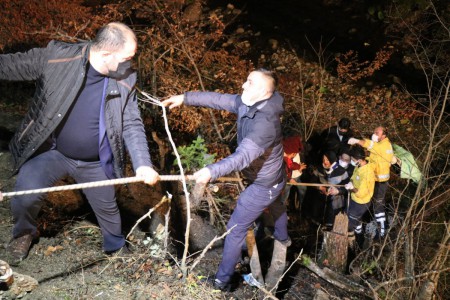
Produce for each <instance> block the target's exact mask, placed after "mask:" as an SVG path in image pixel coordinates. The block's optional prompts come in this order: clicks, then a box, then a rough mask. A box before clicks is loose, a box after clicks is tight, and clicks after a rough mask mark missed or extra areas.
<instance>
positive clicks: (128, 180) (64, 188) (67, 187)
mask: <svg viewBox="0 0 450 300" xmlns="http://www.w3.org/2000/svg"><path fill="white" fill-rule="evenodd" d="M143 180H144V179H143V178H139V177H126V178H118V179H109V180H101V181H93V182H86V183H77V184H69V185H62V186H53V187H48V188H41V189H34V190H26V191H17V192H7V193H2V192H0V201H2V200H3V197H12V196H22V195H30V194H41V193H50V192H60V191H69V190H77V189H87V188H94V187H100V186H110V185H118V184H126V183H133V182H142V181H143ZM159 180H160V181H181V180H182V176H181V175H160V176H159ZM185 180H187V181H193V180H195V179H194V176H193V175H186V176H185ZM217 180H218V181H240V180H241V179H240V178H233V177H220V178H218V179H217ZM288 184H290V185H303V186H336V187H340V186H343V185H336V184H323V183H303V182H300V183H288Z"/></svg>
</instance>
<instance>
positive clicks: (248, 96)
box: [241, 90, 266, 106]
mask: <svg viewBox="0 0 450 300" xmlns="http://www.w3.org/2000/svg"><path fill="white" fill-rule="evenodd" d="M265 93H266V92H265V91H264V90H261V91H254V90H253V91H249V90H244V91H243V92H242V95H241V99H242V102H243V103H244V104H245V105H247V106H252V105H253V104H255V103H256V102H259V101H261V100H263V99H262V98H263V96H264V95H265Z"/></svg>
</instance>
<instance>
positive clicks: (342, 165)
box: [339, 159, 348, 169]
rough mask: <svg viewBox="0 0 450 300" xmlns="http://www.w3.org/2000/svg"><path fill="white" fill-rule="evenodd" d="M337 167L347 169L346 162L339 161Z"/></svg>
mask: <svg viewBox="0 0 450 300" xmlns="http://www.w3.org/2000/svg"><path fill="white" fill-rule="evenodd" d="M339 165H340V166H341V167H343V168H344V169H347V167H348V162H346V161H343V160H341V159H340V160H339Z"/></svg>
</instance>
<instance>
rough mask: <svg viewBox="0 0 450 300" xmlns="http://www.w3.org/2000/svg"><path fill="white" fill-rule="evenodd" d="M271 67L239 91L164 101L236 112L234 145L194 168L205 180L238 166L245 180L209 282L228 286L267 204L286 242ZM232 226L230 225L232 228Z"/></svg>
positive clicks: (279, 102)
mask: <svg viewBox="0 0 450 300" xmlns="http://www.w3.org/2000/svg"><path fill="white" fill-rule="evenodd" d="M275 86H276V84H275V78H274V75H273V73H272V72H270V71H268V70H265V69H258V70H255V71H253V72H251V73H250V74H249V75H248V77H247V80H246V82H245V83H244V84H243V85H242V88H243V93H242V95H238V94H234V95H232V94H221V93H214V92H186V93H184V94H182V95H177V96H172V97H170V98H169V99H167V100H165V101H163V105H165V106H169V108H171V109H172V108H174V107H177V106H179V105H181V104H183V103H184V104H185V105H192V106H204V107H210V108H216V109H224V110H227V111H230V112H233V113H235V114H236V115H237V139H238V140H237V144H238V146H237V148H236V150H235V151H234V153H232V154H231V155H229V156H228V157H225V158H224V159H222V160H220V161H218V162H216V163H214V164H211V165H208V166H206V167H205V168H203V169H200V170H199V171H197V172H196V173H194V178H195V179H196V182H197V183H207V182H209V181H211V180H215V179H217V178H218V177H220V176H223V175H226V174H229V173H231V172H233V171H242V173H243V175H244V177H245V178H246V179H247V180H248V181H249V182H250V184H249V185H248V186H247V188H246V189H245V190H244V191H243V192H242V193H241V194H240V195H239V198H238V200H237V205H236V208H235V209H234V211H233V213H232V215H231V217H230V220H229V222H228V224H227V229H228V230H230V229H231V231H230V234H228V235H227V236H226V238H225V245H224V250H223V257H222V261H221V262H220V265H219V270H218V271H217V273H216V275H215V277H214V278H208V279H211V280H207V282H208V283H211V284H212V285H213V287H214V288H216V289H220V290H230V289H231V288H232V285H231V279H232V276H233V274H234V270H235V267H236V264H237V263H238V261H239V260H240V257H241V251H242V247H243V244H244V241H245V237H246V235H247V230H248V229H249V228H250V227H251V226H252V225H253V223H254V222H255V220H256V219H257V218H258V217H259V216H260V215H261V214H262V213H263V211H264V210H265V209H266V208H268V210H269V212H270V213H271V215H272V217H273V220H274V233H273V236H274V238H275V239H276V240H277V241H279V242H280V243H282V244H283V245H285V247H287V246H288V245H289V244H290V239H289V236H288V232H287V214H286V207H285V205H284V203H283V202H282V201H281V197H280V195H281V192H282V191H283V189H284V186H285V184H286V171H285V166H284V162H283V146H282V144H281V140H282V133H281V121H280V116H281V114H282V113H283V98H282V97H281V95H280V94H279V93H278V92H277V91H276V90H275ZM232 228H233V229H232Z"/></svg>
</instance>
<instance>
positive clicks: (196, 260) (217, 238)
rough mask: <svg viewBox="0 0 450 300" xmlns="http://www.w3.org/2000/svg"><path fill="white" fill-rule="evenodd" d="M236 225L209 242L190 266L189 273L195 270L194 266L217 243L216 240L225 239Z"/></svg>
mask: <svg viewBox="0 0 450 300" xmlns="http://www.w3.org/2000/svg"><path fill="white" fill-rule="evenodd" d="M236 226H237V225H234V226H233V227H231V228H230V229H228V230H227V231H226V232H225V233H224V234H222V235H221V236H219V237H217V236H215V237H214V238H213V239H212V241H211V242H209V244H208V245H206V247H205V248H204V249H203V251H202V253H201V254H200V256H199V257H197V258H196V259H195V261H194V263H193V264H192V266H191V267H190V268H189V269H190V271H191V272H192V270H193V269H194V268H195V266H196V265H197V264H198V263H199V262H200V260H201V259H202V258H203V257H204V256H205V254H206V252H207V251H208V250H209V249H210V248H211V247H212V245H214V243H215V242H217V241H218V240H221V239H223V238H225V237H226V236H227V235H228V234H230V232H231V230H233V229H234V227H236Z"/></svg>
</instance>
